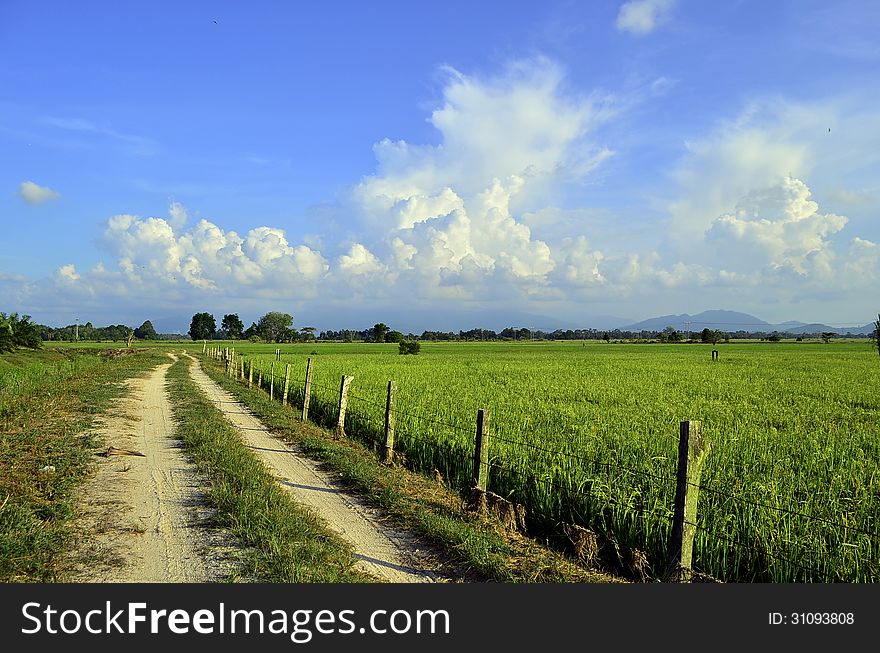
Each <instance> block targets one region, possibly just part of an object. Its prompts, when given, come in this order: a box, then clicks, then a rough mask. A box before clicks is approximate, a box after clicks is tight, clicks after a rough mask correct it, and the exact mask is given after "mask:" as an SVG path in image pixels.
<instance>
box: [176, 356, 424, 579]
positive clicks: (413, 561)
mask: <svg viewBox="0 0 880 653" xmlns="http://www.w3.org/2000/svg"><path fill="white" fill-rule="evenodd" d="M190 370H191V374H192V376H193V379H194V380H195V382H196V384H197V385H198V386H199V387H200V388H201V389H202V390H203V391H204V392H205V394H206V395H207V396H208V398H209V399H210V400H211V401H212V402H214V403H215V404H216V405H217V406H218V407H220V409H221V410H222V412H223V413H224V415H225V416H226V418H227V419H228V420H229V421H230V422H231V423H232V424H233V425H234V426H235V427H236V428H237V429H238V430H239V432H240V433H241V437H242V439H243V440H244V442H245V444H247V446H248V447H250V448H251V449H252V450H253V451H254V452H255V453H256V454H257V455H258V456H259V457H260V459H261V460H262V461H263V462H264V463H265V464H266V466H267V467H269V469H270V470H272V472H273V473H274V474H275V475H276V476H277V478H278V482H279V483H280V484H281V486H282V487H283V488H284V489H286V490H287V491H288V492H290V493H291V494H292V495H293V497H294V498H295V500H296V501H297V502H298V503H302V504H305V505H307V506H309V507H311V508H312V509H314V510H315V511H316V512H317V514H318V515H320V516H321V517H322V518H323V519H324V521H326V523H327V525H328V526H329V527H330V528H331V529H333V530H335V531H336V532H338V533H339V534H340V535H341V536H342V537H343V538H345V539H346V540H348V541H349V542H351V543H352V545H353V546H354V549H355V552H356V554H357V557H358V558H359V562H358V566H359V567H360V568H361V569H363V570H364V571H366V572H367V573H369V574H371V575H373V576H376V577H377V578H379V579H381V580H385V581H388V582H395V583H414V582H416V583H418V582H432V581H435V580H437V577H436V575H435V574H434V573H432V572H430V571H428V570H426V569H423V568H420V567H421V566H422V565H420V564H419V561H418V558H419V550H418V544H417V543H416V542H415V540H414V539H413V538H411V537H409V536H407V535H405V534H404V533H401V532H397V531H395V530H394V529H392V528H391V527H390V526H388V525H385V524H382V523H381V521H380V518H379V517H378V515H377V513H376V512H375V511H374V510H372V509H370V508H369V507H368V506H366V505H364V504H363V502H361V501H359V500H358V499H356V498H355V497H352V496H350V495H347V494H345V493H344V492H342V491H341V490H340V489H339V487H337V485H336V484H334V483H333V481H332V480H331V479H330V478H329V477H328V475H327V474H325V473H324V472H323V471H321V470H320V469H319V468H318V467H317V465H316V464H315V463H314V462H312V461H311V460H309V459H307V458H305V457H303V456H301V455H299V454H298V453H297V452H296V451H295V450H294V449H291V448H290V447H289V446H288V445H286V444H285V443H283V442H282V441H281V440H279V439H278V438H275V437H274V436H272V435H271V434H270V433H269V431H268V430H267V429H266V427H265V426H264V425H263V424H262V423H261V422H260V421H259V420H258V419H257V418H256V417H254V416H253V415H252V414H251V413H250V411H248V409H247V408H246V407H245V406H243V405H242V404H240V403H238V402H237V401H235V399H234V398H233V396H232V395H230V394H229V393H228V392H226V391H225V390H223V389H222V388H220V386H218V385H217V384H216V383H214V382H213V381H212V380H211V379H210V378H208V376H207V374H205V373H204V371H202V368H201V365H200V364H199V363H198V361H196V359H194V358H193V363H192V365H191V366H190Z"/></svg>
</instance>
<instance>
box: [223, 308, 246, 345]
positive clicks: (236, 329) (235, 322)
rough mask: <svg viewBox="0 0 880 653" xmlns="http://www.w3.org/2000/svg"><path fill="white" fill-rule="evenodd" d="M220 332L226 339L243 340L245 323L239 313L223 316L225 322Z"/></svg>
mask: <svg viewBox="0 0 880 653" xmlns="http://www.w3.org/2000/svg"><path fill="white" fill-rule="evenodd" d="M220 331H221V332H222V333H223V337H224V338H229V339H230V340H241V334H242V331H244V322H242V321H241V318H240V317H238V313H227V314H226V315H224V316H223V322H221V324H220Z"/></svg>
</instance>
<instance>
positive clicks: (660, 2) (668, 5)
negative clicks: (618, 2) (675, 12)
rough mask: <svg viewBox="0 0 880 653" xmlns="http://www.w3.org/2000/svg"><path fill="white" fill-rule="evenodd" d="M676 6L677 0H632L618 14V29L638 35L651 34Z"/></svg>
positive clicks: (625, 3)
mask: <svg viewBox="0 0 880 653" xmlns="http://www.w3.org/2000/svg"><path fill="white" fill-rule="evenodd" d="M674 6H675V0H631V1H630V2H624V3H623V5H622V6H621V7H620V11H619V12H618V14H617V23H616V24H617V29H619V30H620V31H622V32H630V33H631V34H635V35H636V36H644V35H645V34H650V33H651V32H653V31H654V29H656V28H657V26H658V25H660V24H662V23H663V22H664V21H665V20H666V19H667V17H668V15H669V12H670V11H671V10H672V8H673V7H674Z"/></svg>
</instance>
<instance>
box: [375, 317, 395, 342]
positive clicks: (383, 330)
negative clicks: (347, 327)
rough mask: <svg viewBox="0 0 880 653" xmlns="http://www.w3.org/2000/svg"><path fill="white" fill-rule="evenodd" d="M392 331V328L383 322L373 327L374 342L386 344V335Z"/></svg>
mask: <svg viewBox="0 0 880 653" xmlns="http://www.w3.org/2000/svg"><path fill="white" fill-rule="evenodd" d="M390 330H391V329H390V327H389V326H388V325H387V324H384V323H382V322H379V323H378V324H376V325H375V326H373V342H385V335H386V334H387V333H388V332H389V331H390Z"/></svg>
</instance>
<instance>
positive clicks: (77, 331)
mask: <svg viewBox="0 0 880 653" xmlns="http://www.w3.org/2000/svg"><path fill="white" fill-rule="evenodd" d="M74 340H75V341H76V342H79V318H76V335H75V336H74Z"/></svg>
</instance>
